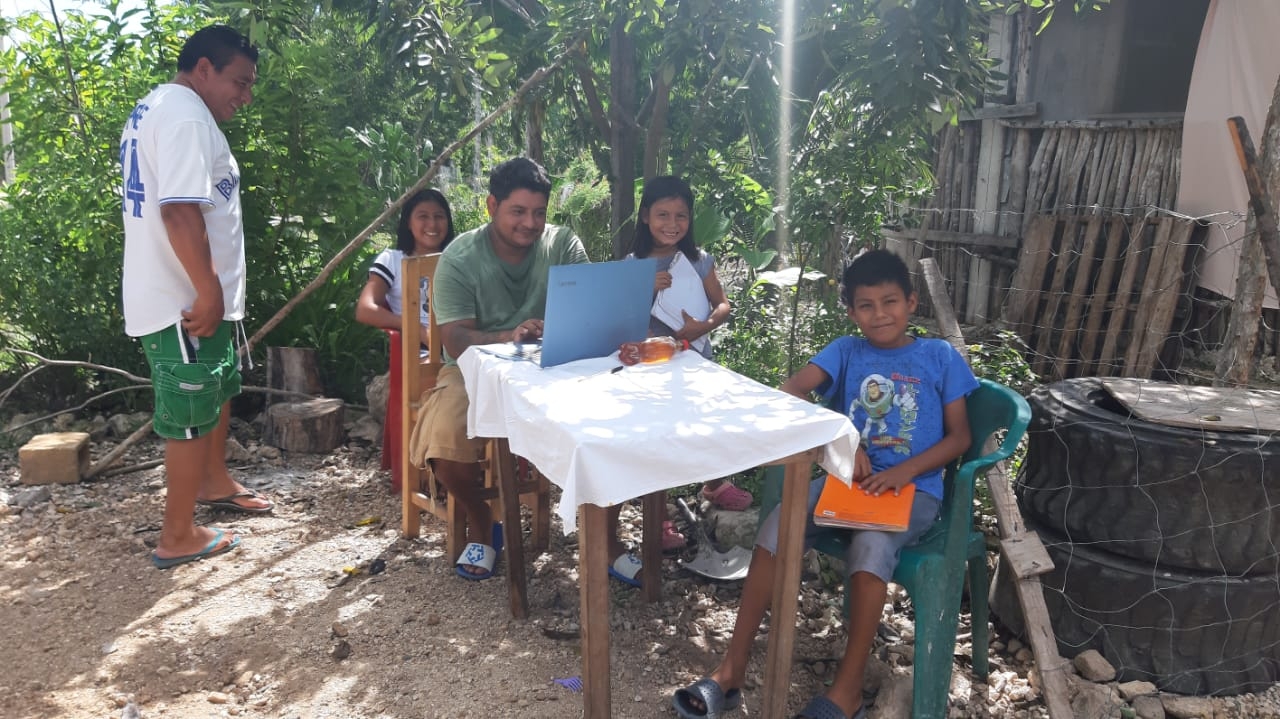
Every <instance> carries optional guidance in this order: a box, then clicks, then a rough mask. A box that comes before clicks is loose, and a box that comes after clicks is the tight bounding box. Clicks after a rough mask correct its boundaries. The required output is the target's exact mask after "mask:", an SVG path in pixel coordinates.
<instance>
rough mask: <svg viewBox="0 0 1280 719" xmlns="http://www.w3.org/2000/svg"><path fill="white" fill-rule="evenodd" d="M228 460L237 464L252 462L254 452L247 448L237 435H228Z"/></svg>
mask: <svg viewBox="0 0 1280 719" xmlns="http://www.w3.org/2000/svg"><path fill="white" fill-rule="evenodd" d="M227 461H228V462H231V463H235V464H238V463H241V462H252V461H253V453H251V452H250V451H249V450H247V449H245V448H244V445H243V444H240V442H238V441H237V440H236V438H235V437H227Z"/></svg>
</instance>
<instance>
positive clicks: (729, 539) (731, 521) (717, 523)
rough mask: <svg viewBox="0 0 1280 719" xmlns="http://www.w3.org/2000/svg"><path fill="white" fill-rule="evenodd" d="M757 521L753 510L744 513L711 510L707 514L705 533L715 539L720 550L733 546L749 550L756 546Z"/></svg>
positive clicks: (756, 514)
mask: <svg viewBox="0 0 1280 719" xmlns="http://www.w3.org/2000/svg"><path fill="white" fill-rule="evenodd" d="M758 521H759V513H758V512H756V511H755V510H754V509H748V510H747V511H745V512H730V511H728V510H726V509H712V510H709V511H708V512H707V522H706V523H707V532H708V534H711V535H712V536H714V537H715V542H716V544H717V545H719V547H720V549H722V550H724V549H728V548H729V547H732V546H735V545H736V546H739V547H746V548H748V549H750V548H752V547H754V546H755V544H756V525H757V524H758Z"/></svg>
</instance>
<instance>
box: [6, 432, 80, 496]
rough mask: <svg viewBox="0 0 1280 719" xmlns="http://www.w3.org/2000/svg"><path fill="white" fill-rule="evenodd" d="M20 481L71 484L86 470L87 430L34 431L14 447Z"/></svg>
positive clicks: (77, 480) (24, 482)
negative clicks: (29, 438) (24, 441)
mask: <svg viewBox="0 0 1280 719" xmlns="http://www.w3.org/2000/svg"><path fill="white" fill-rule="evenodd" d="M18 464H19V466H20V467H21V470H22V483H23V484H73V483H75V482H79V481H80V478H81V477H83V476H84V475H85V473H86V472H88V471H89V434H88V433H87V432H54V433H52V434H38V435H36V436H34V437H32V438H31V441H29V442H27V443H26V444H24V445H23V446H22V448H21V449H19V450H18Z"/></svg>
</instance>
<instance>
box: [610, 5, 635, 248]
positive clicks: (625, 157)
mask: <svg viewBox="0 0 1280 719" xmlns="http://www.w3.org/2000/svg"><path fill="white" fill-rule="evenodd" d="M609 80H610V83H609V84H610V95H609V112H610V118H609V123H610V127H609V130H610V133H609V135H610V136H609V147H610V149H611V152H610V155H609V157H610V175H609V190H610V192H609V194H610V199H611V200H612V202H611V206H612V214H611V215H610V217H609V230H610V231H611V232H612V233H613V257H614V259H620V258H622V257H624V256H625V255H626V254H627V252H629V251H630V250H631V237H632V235H633V234H634V233H635V217H634V216H633V215H634V214H635V207H636V189H635V184H636V130H635V117H636V47H635V42H634V40H633V39H632V37H631V35H630V33H628V32H627V26H626V23H625V22H623V21H621V20H619V21H616V22H614V23H613V27H612V28H610V31H609Z"/></svg>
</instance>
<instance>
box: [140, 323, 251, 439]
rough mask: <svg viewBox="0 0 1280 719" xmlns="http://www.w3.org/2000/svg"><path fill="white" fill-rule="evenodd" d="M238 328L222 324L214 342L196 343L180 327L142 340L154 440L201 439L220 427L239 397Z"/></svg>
mask: <svg viewBox="0 0 1280 719" xmlns="http://www.w3.org/2000/svg"><path fill="white" fill-rule="evenodd" d="M234 338H235V325H234V324H232V323H231V322H223V323H222V324H220V325H218V329H217V331H216V332H214V334H213V336H212V337H192V336H191V335H189V334H187V331H186V330H184V329H182V324H181V323H178V324H175V325H173V326H172V327H166V328H165V329H162V330H160V331H159V332H152V333H151V334H149V335H144V336H142V337H139V338H138V341H139V342H141V343H142V351H143V352H145V353H146V355H147V364H148V365H150V366H151V388H152V389H153V390H154V391H155V404H156V409H155V415H154V416H153V417H152V423H153V425H154V427H155V430H156V434H158V435H160V436H161V437H164V438H166V439H195V438H197V437H203V436H205V435H207V434H209V433H210V432H212V431H213V429H214V428H215V427H217V426H218V419H219V417H220V416H221V413H222V405H224V404H226V403H227V401H228V400H230V399H231V398H232V397H234V396H236V395H238V394H240V363H239V360H238V359H237V358H236V348H235V342H234Z"/></svg>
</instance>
